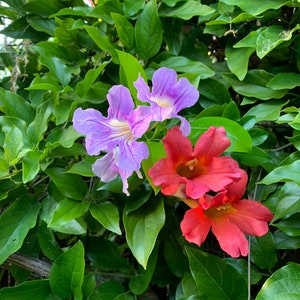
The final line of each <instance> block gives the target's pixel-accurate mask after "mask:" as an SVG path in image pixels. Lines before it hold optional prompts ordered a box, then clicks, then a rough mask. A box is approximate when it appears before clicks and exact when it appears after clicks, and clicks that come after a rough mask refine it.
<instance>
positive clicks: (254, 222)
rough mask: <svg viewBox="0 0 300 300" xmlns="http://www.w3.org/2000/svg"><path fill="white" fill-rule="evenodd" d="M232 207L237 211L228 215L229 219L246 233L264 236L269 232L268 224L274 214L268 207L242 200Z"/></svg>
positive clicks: (252, 201)
mask: <svg viewBox="0 0 300 300" xmlns="http://www.w3.org/2000/svg"><path fill="white" fill-rule="evenodd" d="M231 206H232V207H233V208H234V209H235V210H234V211H233V212H231V213H230V214H228V218H229V219H230V221H231V222H232V223H235V224H236V225H237V226H238V227H239V228H240V230H242V231H243V232H244V233H246V234H250V235H255V236H262V235H265V234H266V233H267V232H268V230H269V226H268V223H267V222H269V221H271V220H272V218H273V214H272V213H271V211H270V210H269V209H268V208H267V207H265V206H264V205H262V204H261V203H259V202H257V201H254V200H241V201H238V202H235V203H232V204H231Z"/></svg>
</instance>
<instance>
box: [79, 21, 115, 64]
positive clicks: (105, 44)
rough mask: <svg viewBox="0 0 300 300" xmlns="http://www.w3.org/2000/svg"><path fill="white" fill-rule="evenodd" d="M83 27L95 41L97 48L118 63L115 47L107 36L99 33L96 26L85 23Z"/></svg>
mask: <svg viewBox="0 0 300 300" xmlns="http://www.w3.org/2000/svg"><path fill="white" fill-rule="evenodd" d="M84 29H85V30H86V31H87V33H88V35H89V36H90V37H91V39H92V40H93V41H94V42H95V43H96V45H97V46H98V47H99V49H101V50H103V51H104V52H107V53H109V54H110V56H111V57H112V60H113V61H114V62H115V63H118V56H117V53H116V51H115V50H116V47H115V46H114V44H112V43H111V41H110V40H109V38H108V37H107V36H103V35H101V32H100V31H99V30H98V29H97V28H96V27H93V26H88V25H85V26H84Z"/></svg>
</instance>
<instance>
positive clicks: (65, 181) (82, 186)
mask: <svg viewBox="0 0 300 300" xmlns="http://www.w3.org/2000/svg"><path fill="white" fill-rule="evenodd" d="M46 173H47V174H48V176H50V177H51V179H52V180H53V182H54V184H55V186H56V187H57V189H58V190H59V191H60V193H61V194H62V195H64V196H65V197H67V198H71V199H75V200H84V199H85V196H86V194H87V191H88V187H87V185H86V183H85V181H84V180H83V179H82V178H81V177H80V176H78V175H76V174H70V173H66V172H65V170H64V169H62V168H48V169H47V170H46Z"/></svg>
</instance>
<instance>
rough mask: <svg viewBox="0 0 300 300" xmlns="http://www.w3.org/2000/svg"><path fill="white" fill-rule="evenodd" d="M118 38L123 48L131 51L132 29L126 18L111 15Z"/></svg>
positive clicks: (132, 42)
mask: <svg viewBox="0 0 300 300" xmlns="http://www.w3.org/2000/svg"><path fill="white" fill-rule="evenodd" d="M111 17H112V19H113V20H114V23H115V27H116V30H117V33H118V37H119V39H120V41H121V43H122V44H123V45H124V47H125V48H127V49H129V50H131V49H133V48H134V27H133V26H132V24H131V23H130V22H129V21H128V19H127V18H126V17H124V16H123V15H120V14H116V13H112V14H111Z"/></svg>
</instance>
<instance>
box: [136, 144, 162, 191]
mask: <svg viewBox="0 0 300 300" xmlns="http://www.w3.org/2000/svg"><path fill="white" fill-rule="evenodd" d="M148 148H149V153H150V154H149V157H148V158H147V159H144V160H143V161H142V167H143V170H144V174H145V176H146V178H147V180H148V181H149V183H150V184H151V186H152V189H153V190H154V192H155V194H157V193H158V192H159V191H160V187H157V186H155V185H153V183H152V180H151V178H150V177H149V175H148V171H149V169H150V168H151V167H152V166H153V165H154V164H155V163H156V162H157V161H158V160H159V159H161V158H163V157H166V152H165V149H164V146H163V143H161V142H154V141H149V142H148Z"/></svg>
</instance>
